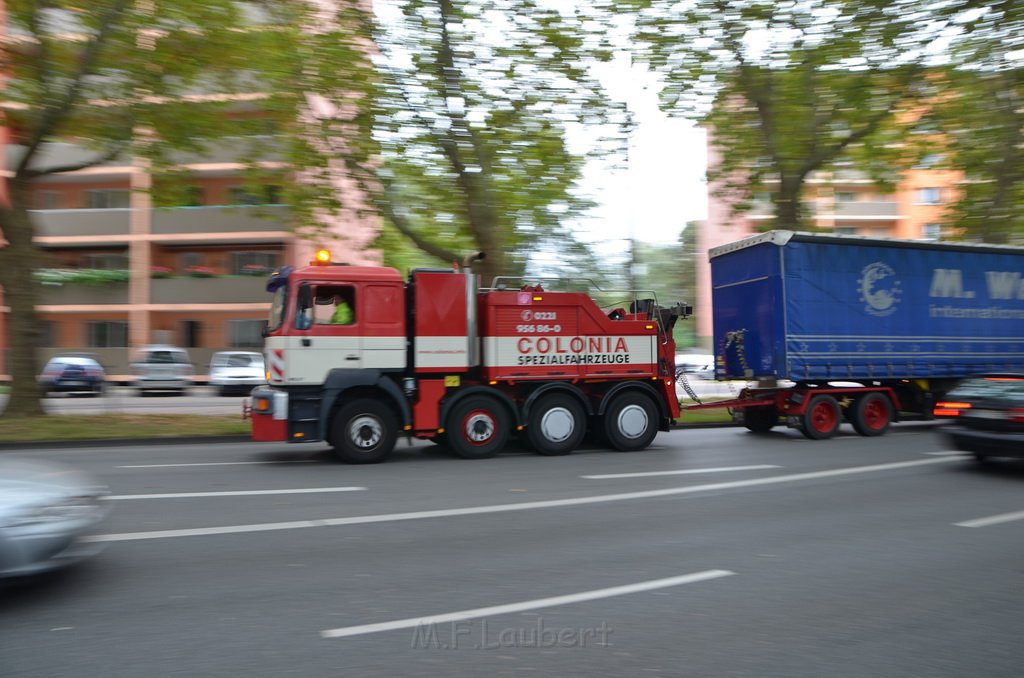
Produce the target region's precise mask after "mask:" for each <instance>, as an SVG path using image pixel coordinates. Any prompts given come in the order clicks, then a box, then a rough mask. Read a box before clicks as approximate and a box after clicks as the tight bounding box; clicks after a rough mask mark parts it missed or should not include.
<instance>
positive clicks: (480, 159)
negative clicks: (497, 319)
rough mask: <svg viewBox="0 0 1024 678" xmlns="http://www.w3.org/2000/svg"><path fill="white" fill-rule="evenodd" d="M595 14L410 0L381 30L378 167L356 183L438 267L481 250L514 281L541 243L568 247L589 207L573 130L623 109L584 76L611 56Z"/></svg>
mask: <svg viewBox="0 0 1024 678" xmlns="http://www.w3.org/2000/svg"><path fill="white" fill-rule="evenodd" d="M600 5H601V3H598V6H583V5H581V6H580V7H578V8H577V9H576V10H575V11H568V10H565V11H563V10H561V9H555V8H554V7H553V6H551V5H548V4H545V3H539V2H535V1H534V0H480V1H468V2H450V1H449V0H405V1H403V2H397V3H395V7H396V8H397V10H398V12H396V13H395V14H394V15H388V16H385V18H384V19H383V21H382V22H381V24H380V25H378V26H377V30H376V31H375V32H374V34H373V37H374V40H375V43H376V45H377V47H378V49H379V50H380V54H381V56H380V58H379V59H377V61H376V64H377V67H378V70H377V78H378V80H377V81H376V82H375V83H374V85H375V87H374V89H373V92H372V98H371V101H372V109H371V111H370V113H371V114H372V124H373V130H374V136H373V138H374V139H375V141H376V142H377V143H378V144H379V152H380V163H379V165H377V166H376V167H374V168H372V169H373V170H374V171H372V172H370V173H369V175H368V176H363V177H362V182H361V183H362V184H363V185H364V186H365V187H367V189H368V190H369V193H370V195H372V196H374V198H375V199H376V203H375V204H376V206H377V208H378V210H379V212H380V213H381V214H382V215H383V216H384V217H385V219H386V221H387V223H388V224H389V226H390V227H394V228H395V229H396V230H398V231H399V232H400V233H402V234H403V235H405V236H406V237H407V238H409V239H410V240H411V242H413V243H414V244H415V245H416V246H417V247H418V248H419V249H421V250H423V251H424V252H426V253H428V254H429V255H430V256H431V257H433V258H434V262H435V265H436V263H438V262H441V263H445V264H447V263H449V262H451V261H453V260H459V259H461V258H462V254H463V253H465V252H466V251H467V250H472V249H476V250H481V251H484V252H486V253H487V259H486V260H484V262H483V263H482V266H481V271H482V273H483V276H484V278H485V279H486V278H489V277H490V276H491V275H493V274H495V273H504V274H518V273H521V272H523V271H524V270H525V267H526V265H527V261H528V258H529V254H530V252H531V251H534V250H536V249H537V248H540V247H542V246H543V243H545V242H548V241H550V240H551V239H552V238H554V239H559V240H561V241H562V242H570V241H571V237H569V236H568V234H567V233H566V232H564V231H562V230H561V228H560V226H561V225H562V224H563V223H565V222H567V221H569V220H570V219H572V218H574V217H575V216H577V215H579V214H581V213H583V212H584V211H586V210H587V209H589V208H590V206H591V205H590V203H589V202H588V201H586V200H584V199H582V198H581V197H579V196H578V195H576V194H575V192H574V191H573V189H574V187H575V185H576V182H577V181H578V180H579V178H580V172H581V168H582V164H583V161H584V159H583V158H581V157H579V156H577V155H574V154H573V153H572V152H571V151H570V150H569V149H568V147H567V145H566V142H565V138H564V137H565V133H566V125H567V124H568V123H570V122H581V121H590V122H600V121H603V120H605V119H607V117H608V114H609V113H610V112H612V111H613V110H614V109H615V108H616V107H615V106H614V105H612V104H611V103H610V102H608V101H607V100H606V99H605V98H604V95H603V93H602V91H601V88H600V87H599V85H598V83H597V82H596V81H595V80H594V78H593V77H592V75H591V74H590V72H589V70H588V69H587V65H588V64H589V63H593V62H595V61H596V60H599V59H606V58H608V56H609V50H608V47H607V38H606V34H607V31H608V29H609V25H610V21H611V20H612V17H613V13H612V12H610V11H608V8H607V7H601V6H600ZM338 108H339V109H341V108H342V107H341V105H338ZM346 168H347V169H348V170H349V171H350V174H352V176H355V177H357V178H359V177H360V174H359V173H360V172H362V171H364V170H365V169H366V168H365V167H363V166H361V165H360V164H359V163H358V162H352V161H349V162H347V164H346ZM375 188H376V190H374V189H375ZM382 237H383V238H385V239H386V240H384V242H390V236H389V235H388V232H387V231H386V230H385V233H384V235H383V236H382Z"/></svg>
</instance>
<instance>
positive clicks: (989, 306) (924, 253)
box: [709, 231, 1024, 438]
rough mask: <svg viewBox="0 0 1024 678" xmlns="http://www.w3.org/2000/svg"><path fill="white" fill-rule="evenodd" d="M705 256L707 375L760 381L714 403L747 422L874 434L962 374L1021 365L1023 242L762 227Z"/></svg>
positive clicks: (923, 408)
mask: <svg viewBox="0 0 1024 678" xmlns="http://www.w3.org/2000/svg"><path fill="white" fill-rule="evenodd" d="M709 257H710V260H711V285H712V307H713V317H714V322H713V326H714V336H715V341H716V342H717V343H718V345H717V346H716V368H715V372H716V374H715V376H716V378H717V379H722V380H727V379H744V380H747V381H750V382H756V383H757V386H751V387H750V388H747V389H745V390H744V391H743V392H742V393H741V395H740V397H739V398H737V399H735V400H732V401H729V402H728V403H725V405H726V406H728V407H732V408H733V410H734V412H735V413H736V415H737V418H738V419H740V420H741V421H742V423H743V424H744V425H746V426H747V428H749V429H750V430H753V431H758V432H760V431H766V430H768V429H770V428H771V427H772V426H774V425H775V424H776V423H778V422H779V420H780V418H783V420H784V421H785V423H787V424H788V425H789V426H792V427H796V428H799V429H800V430H801V431H802V432H803V433H804V434H805V435H806V436H808V437H810V438H827V437H830V436H831V435H833V434H834V433H835V431H836V428H837V427H838V425H839V423H840V422H841V421H843V420H844V419H845V420H846V421H849V422H850V423H851V424H853V426H854V428H855V429H856V430H857V432H858V433H861V434H862V435H880V434H882V433H884V432H885V431H886V429H887V428H888V426H889V423H890V422H892V421H894V420H897V419H898V418H899V416H900V414H901V413H904V414H906V413H913V414H918V415H924V416H925V417H930V415H931V409H932V405H933V403H934V401H935V400H936V399H937V398H939V397H941V396H942V395H943V394H944V393H945V392H946V391H947V390H948V389H949V388H951V387H952V385H953V384H955V383H956V382H957V381H958V380H960V379H962V378H964V377H966V376H969V375H972V374H978V373H992V372H1016V373H1024V278H1022V276H1024V248H1018V247H1008V246H998V245H980V244H964V243H939V242H926V241H909V240H883V239H869V238H862V237H856V236H837V235H823V234H812V233H799V232H793V231H771V232H768V233H763V234H760V235H755V236H752V237H749V238H746V239H744V240H740V241H738V242H735V243H731V244H728V245H723V246H721V247H717V248H713V249H712V250H711V251H710V252H709ZM718 406H719V407H721V406H722V404H718Z"/></svg>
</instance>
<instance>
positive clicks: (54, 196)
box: [35, 191, 62, 210]
mask: <svg viewBox="0 0 1024 678" xmlns="http://www.w3.org/2000/svg"><path fill="white" fill-rule="evenodd" d="M61 198H62V196H61V193H60V191H39V192H38V193H36V199H35V205H36V209H37V210H59V209H60V206H61Z"/></svg>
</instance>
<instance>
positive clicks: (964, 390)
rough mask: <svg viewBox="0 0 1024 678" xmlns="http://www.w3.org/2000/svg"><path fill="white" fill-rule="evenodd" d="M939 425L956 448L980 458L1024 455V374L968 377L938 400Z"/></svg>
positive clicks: (936, 412) (981, 459)
mask: <svg viewBox="0 0 1024 678" xmlns="http://www.w3.org/2000/svg"><path fill="white" fill-rule="evenodd" d="M934 413H935V416H936V417H946V418H949V419H950V421H949V423H948V424H946V425H945V426H943V427H941V428H940V429H939V431H940V433H941V434H942V435H943V436H944V437H945V439H946V440H947V441H948V442H949V443H950V444H951V445H952V446H953V447H954V448H956V449H958V450H962V451H964V452H970V453H972V454H973V455H974V456H975V457H976V458H977V459H978V460H980V461H984V460H985V459H988V458H989V457H1018V458H1024V374H990V375H985V376H981V377H972V378H970V379H965V380H964V381H962V382H961V383H960V384H958V385H957V386H956V388H954V389H953V390H952V391H950V392H949V393H947V394H946V396H945V397H944V398H943V399H942V400H941V401H940V402H938V403H936V404H935V410H934Z"/></svg>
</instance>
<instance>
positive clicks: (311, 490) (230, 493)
mask: <svg viewBox="0 0 1024 678" xmlns="http://www.w3.org/2000/svg"><path fill="white" fill-rule="evenodd" d="M365 490H366V488H365V487H300V488H297V489H291V490H227V491H223V492H172V493H166V494H113V495H110V496H108V497H107V499H108V500H110V501H123V500H127V499H191V498H194V497H253V496H262V495H267V494H319V493H321V492H363V491H365Z"/></svg>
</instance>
